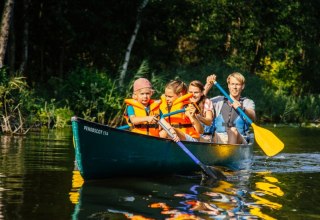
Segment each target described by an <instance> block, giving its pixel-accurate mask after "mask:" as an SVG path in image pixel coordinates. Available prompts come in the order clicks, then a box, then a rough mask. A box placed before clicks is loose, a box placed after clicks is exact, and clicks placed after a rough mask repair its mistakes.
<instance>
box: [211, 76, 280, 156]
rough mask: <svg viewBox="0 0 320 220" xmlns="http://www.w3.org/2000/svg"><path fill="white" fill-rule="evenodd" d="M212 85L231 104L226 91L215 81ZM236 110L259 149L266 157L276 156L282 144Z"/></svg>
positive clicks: (241, 111)
mask: <svg viewBox="0 0 320 220" xmlns="http://www.w3.org/2000/svg"><path fill="white" fill-rule="evenodd" d="M214 85H215V86H216V87H218V89H219V90H220V91H221V92H222V93H223V95H224V96H225V97H227V98H228V100H229V101H230V102H231V103H233V100H232V99H231V97H230V96H229V95H228V94H227V93H226V91H225V90H224V89H223V88H222V87H221V86H220V84H219V83H218V82H216V81H215V82H214ZM236 110H237V111H238V112H239V113H240V114H241V116H243V117H244V118H245V119H246V121H247V122H248V123H249V124H250V125H251V126H252V128H253V132H254V137H255V139H256V141H257V144H258V145H259V146H260V147H261V149H262V150H263V151H264V153H265V154H266V155H267V156H269V157H272V156H274V155H276V154H278V153H279V152H280V151H281V150H282V149H283V148H284V143H283V142H282V141H281V140H280V139H279V138H278V137H277V136H275V135H274V134H273V133H272V132H271V131H269V130H267V129H265V128H261V127H259V126H258V125H256V124H254V123H253V121H252V120H251V119H250V118H249V117H248V115H247V114H246V113H244V111H243V110H242V109H241V108H239V107H238V108H237V109H236Z"/></svg>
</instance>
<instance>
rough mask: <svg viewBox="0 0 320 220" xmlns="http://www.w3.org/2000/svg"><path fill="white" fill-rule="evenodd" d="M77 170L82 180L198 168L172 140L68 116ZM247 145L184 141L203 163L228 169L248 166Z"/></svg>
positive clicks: (250, 151) (250, 147)
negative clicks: (70, 123)
mask: <svg viewBox="0 0 320 220" xmlns="http://www.w3.org/2000/svg"><path fill="white" fill-rule="evenodd" d="M71 121H72V131H73V141H74V147H75V157H76V163H77V167H78V169H79V170H80V173H81V175H82V177H83V178H84V179H85V180H90V179H104V178H109V177H115V176H150V175H164V174H186V173H192V172H195V171H200V170H201V168H200V167H199V166H198V165H197V164H195V163H194V161H193V160H192V159H190V157H189V156H188V155H187V154H186V153H185V152H184V151H183V150H182V149H181V148H180V147H179V146H178V145H177V144H176V143H175V142H173V141H171V140H169V139H163V138H158V137H152V136H147V135H142V134H137V133H133V132H130V131H126V130H121V129H118V128H113V127H110V126H107V125H102V124H98V123H94V122H90V121H86V120H84V119H81V118H78V117H72V119H71ZM251 142H252V143H250V144H248V145H225V144H224V145H221V144H213V143H202V142H187V141H184V142H183V143H184V145H185V146H186V147H187V148H188V149H189V150H190V151H191V152H192V153H193V154H194V155H195V156H196V157H197V158H198V159H199V160H200V161H201V162H202V163H204V164H206V165H214V166H223V167H227V168H229V169H231V170H239V169H246V168H248V167H250V165H251V163H252V157H253V139H252V141H251Z"/></svg>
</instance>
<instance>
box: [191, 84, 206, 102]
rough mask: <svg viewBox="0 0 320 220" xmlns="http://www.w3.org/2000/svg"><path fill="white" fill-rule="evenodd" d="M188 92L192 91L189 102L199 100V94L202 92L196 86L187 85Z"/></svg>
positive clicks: (201, 94)
mask: <svg viewBox="0 0 320 220" xmlns="http://www.w3.org/2000/svg"><path fill="white" fill-rule="evenodd" d="M188 93H192V95H193V96H192V97H191V98H190V101H191V102H197V101H199V100H200V98H201V96H203V92H202V91H201V90H200V88H198V87H196V86H189V89H188Z"/></svg>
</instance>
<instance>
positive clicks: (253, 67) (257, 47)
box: [250, 39, 263, 74]
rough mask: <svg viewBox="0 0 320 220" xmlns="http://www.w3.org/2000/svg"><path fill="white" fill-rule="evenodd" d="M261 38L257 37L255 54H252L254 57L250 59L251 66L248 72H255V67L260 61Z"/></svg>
mask: <svg viewBox="0 0 320 220" xmlns="http://www.w3.org/2000/svg"><path fill="white" fill-rule="evenodd" d="M262 42H263V40H262V39H259V40H258V41H257V43H256V51H255V55H254V59H253V61H252V64H251V67H250V73H251V74H255V72H256V69H257V65H258V64H259V62H260V59H261V52H262V51H261V50H262Z"/></svg>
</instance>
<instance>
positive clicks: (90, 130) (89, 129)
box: [83, 126, 109, 135]
mask: <svg viewBox="0 0 320 220" xmlns="http://www.w3.org/2000/svg"><path fill="white" fill-rule="evenodd" d="M83 130H85V131H89V132H92V133H96V134H102V135H109V133H108V132H107V131H103V130H101V129H98V128H93V127H88V126H83Z"/></svg>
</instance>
